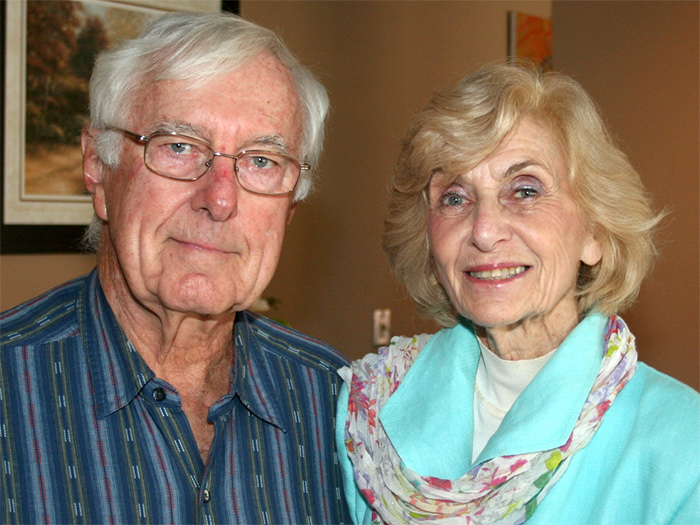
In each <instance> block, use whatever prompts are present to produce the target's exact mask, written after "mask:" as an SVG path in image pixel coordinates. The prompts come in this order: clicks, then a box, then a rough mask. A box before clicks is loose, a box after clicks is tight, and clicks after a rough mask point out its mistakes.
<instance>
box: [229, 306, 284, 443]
mask: <svg viewBox="0 0 700 525" xmlns="http://www.w3.org/2000/svg"><path fill="white" fill-rule="evenodd" d="M262 323H263V322H262V320H261V318H258V317H257V316H254V315H251V314H250V313H248V312H238V314H237V315H236V322H235V325H234V326H235V328H234V331H235V334H236V355H235V364H234V374H233V388H232V392H235V393H236V394H237V395H238V397H239V398H240V400H241V402H242V403H243V405H244V406H245V407H246V408H247V409H248V410H249V411H250V412H251V413H252V414H253V415H255V416H256V417H258V418H260V419H262V420H263V421H266V422H268V423H270V424H272V425H274V426H276V427H278V428H279V429H280V430H282V431H283V432H286V431H287V426H288V422H287V421H285V418H284V417H283V414H284V412H283V411H282V410H280V401H279V394H278V389H277V383H278V382H279V381H280V378H278V377H275V376H274V375H273V374H272V373H271V371H270V366H269V365H268V363H267V352H266V351H265V347H264V343H265V341H266V339H267V338H268V334H267V332H266V331H265V330H264V327H263V326H262Z"/></svg>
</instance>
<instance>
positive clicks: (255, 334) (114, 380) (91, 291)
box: [78, 270, 286, 431]
mask: <svg viewBox="0 0 700 525" xmlns="http://www.w3.org/2000/svg"><path fill="white" fill-rule="evenodd" d="M78 319H79V323H80V330H81V334H82V336H83V348H84V350H85V353H86V355H87V359H88V369H89V371H90V376H91V380H92V385H93V389H94V391H93V392H94V397H95V403H96V410H97V417H98V418H100V419H103V418H105V417H107V416H108V415H110V414H112V413H113V412H116V411H117V410H119V409H121V408H123V407H124V406H125V405H127V404H128V403H129V402H131V401H132V400H133V399H134V398H135V397H136V396H137V395H138V394H139V392H141V390H142V389H143V388H144V386H145V385H146V384H147V383H149V382H150V381H151V380H152V379H153V378H154V377H155V374H154V373H153V371H152V370H151V369H150V368H149V367H148V365H146V363H145V361H144V360H143V358H142V357H141V356H140V355H139V353H138V351H137V350H136V349H135V348H134V346H133V345H132V344H131V343H130V342H129V340H128V339H127V337H126V334H125V333H124V331H123V330H122V329H121V327H120V326H119V323H118V322H117V319H116V317H115V315H114V312H113V311H112V309H111V307H110V306H109V303H108V302H107V298H106V297H105V295H104V292H103V290H102V286H101V285H100V281H99V277H98V276H97V270H93V271H92V272H91V274H90V275H89V276H88V279H87V281H86V285H85V287H84V289H83V290H82V291H81V294H80V297H79V299H78ZM257 324H258V319H257V318H256V317H253V316H251V315H250V314H248V313H247V312H239V313H238V314H237V316H236V322H235V324H234V333H235V337H236V350H235V357H234V365H233V374H232V383H231V390H230V392H229V394H228V395H226V396H224V397H222V398H221V399H220V400H219V401H217V403H215V405H214V407H213V413H214V414H216V415H219V414H220V413H222V412H227V411H229V410H230V409H231V407H232V404H231V403H230V400H231V398H232V397H233V396H234V395H235V394H237V395H238V397H239V398H240V400H241V402H242V403H243V405H244V406H245V407H246V408H247V409H248V410H249V411H250V412H251V413H253V414H254V415H255V416H256V417H258V418H260V419H262V420H264V421H267V422H268V423H270V424H272V425H275V426H276V427H278V428H280V429H281V430H283V431H286V429H285V424H284V418H283V417H282V416H281V414H282V413H283V412H282V411H280V410H279V401H278V400H277V389H276V388H275V384H276V378H274V377H273V376H272V374H271V372H270V368H269V366H268V364H267V361H266V353H265V352H264V348H263V344H262V343H263V341H264V338H265V337H266V333H265V332H264V331H263V330H262V329H261V328H260V327H257Z"/></svg>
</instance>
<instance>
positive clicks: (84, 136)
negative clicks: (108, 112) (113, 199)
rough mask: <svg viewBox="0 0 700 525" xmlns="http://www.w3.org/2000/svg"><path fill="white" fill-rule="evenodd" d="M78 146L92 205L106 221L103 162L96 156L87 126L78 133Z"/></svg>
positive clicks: (95, 148)
mask: <svg viewBox="0 0 700 525" xmlns="http://www.w3.org/2000/svg"><path fill="white" fill-rule="evenodd" d="M80 147H81V149H82V152H83V180H84V181H85V187H86V188H87V190H88V193H90V195H91V196H92V207H93V209H94V210H95V213H96V214H97V216H98V217H99V218H100V219H102V220H103V221H106V220H107V201H106V200H105V191H104V184H103V181H102V176H103V172H104V164H102V161H101V160H100V159H99V158H98V157H97V141H96V140H95V137H94V136H93V135H92V133H91V131H90V130H89V129H88V128H85V129H83V132H82V133H81V134H80Z"/></svg>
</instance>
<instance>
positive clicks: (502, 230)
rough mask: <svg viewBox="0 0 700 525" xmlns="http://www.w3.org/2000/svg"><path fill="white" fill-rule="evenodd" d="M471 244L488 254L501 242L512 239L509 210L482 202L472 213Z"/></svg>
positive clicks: (496, 204) (489, 202) (498, 204)
mask: <svg viewBox="0 0 700 525" xmlns="http://www.w3.org/2000/svg"><path fill="white" fill-rule="evenodd" d="M472 219H473V223H472V232H471V242H472V244H473V245H474V246H475V247H476V248H478V249H479V250H480V251H483V252H488V251H491V250H493V249H494V248H496V247H497V246H498V244H499V243H500V242H503V241H506V240H508V239H510V236H511V228H510V224H509V219H508V216H507V210H505V209H503V207H502V206H501V205H500V203H497V202H491V201H482V202H479V203H477V204H476V206H475V208H474V211H473V213H472Z"/></svg>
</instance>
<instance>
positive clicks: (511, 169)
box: [501, 160, 542, 180]
mask: <svg viewBox="0 0 700 525" xmlns="http://www.w3.org/2000/svg"><path fill="white" fill-rule="evenodd" d="M530 166H542V164H540V163H539V162H536V161H534V160H524V161H522V162H516V163H515V164H511V165H510V166H508V168H506V170H505V171H504V172H503V175H502V176H501V178H502V179H503V180H506V179H509V178H510V177H513V176H514V175H516V174H518V173H520V172H521V171H523V170H525V169H527V168H529V167H530Z"/></svg>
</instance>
